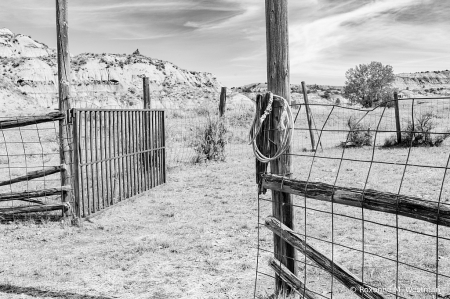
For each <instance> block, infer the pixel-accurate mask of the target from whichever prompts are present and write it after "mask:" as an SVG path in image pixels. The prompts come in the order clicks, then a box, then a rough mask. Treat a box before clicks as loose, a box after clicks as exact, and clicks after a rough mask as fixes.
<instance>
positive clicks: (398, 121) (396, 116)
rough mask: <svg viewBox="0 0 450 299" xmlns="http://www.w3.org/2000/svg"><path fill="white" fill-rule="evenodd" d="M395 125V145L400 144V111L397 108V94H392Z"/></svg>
mask: <svg viewBox="0 0 450 299" xmlns="http://www.w3.org/2000/svg"><path fill="white" fill-rule="evenodd" d="M394 108H395V125H396V129H397V143H398V144H400V143H402V129H401V126H400V109H399V107H398V93H397V92H394Z"/></svg>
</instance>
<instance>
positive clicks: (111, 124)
mask: <svg viewBox="0 0 450 299" xmlns="http://www.w3.org/2000/svg"><path fill="white" fill-rule="evenodd" d="M113 114H114V112H108V119H109V126H108V130H109V135H108V136H109V139H108V149H109V158H110V159H113V158H115V157H114V151H113V149H112V146H113V144H112V132H113V126H114V123H113V122H112V116H113ZM115 161H116V160H109V188H110V189H111V190H110V191H111V192H110V193H111V198H110V202H109V204H110V205H113V204H114V185H113V177H114V169H113V168H114V163H115Z"/></svg>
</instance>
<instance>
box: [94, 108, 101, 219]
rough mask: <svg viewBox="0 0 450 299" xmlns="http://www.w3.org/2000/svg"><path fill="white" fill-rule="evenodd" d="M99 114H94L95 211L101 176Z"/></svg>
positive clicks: (98, 200)
mask: <svg viewBox="0 0 450 299" xmlns="http://www.w3.org/2000/svg"><path fill="white" fill-rule="evenodd" d="M98 137H99V113H98V112H97V111H96V112H95V149H94V151H95V179H96V182H97V200H96V205H97V206H96V211H98V210H100V200H101V186H100V179H99V178H101V176H100V175H99V173H100V171H99V169H100V166H99V165H98V156H99V155H98V150H99V141H98Z"/></svg>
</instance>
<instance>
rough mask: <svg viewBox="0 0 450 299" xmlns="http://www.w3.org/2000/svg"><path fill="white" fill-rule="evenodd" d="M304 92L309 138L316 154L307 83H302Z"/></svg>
mask: <svg viewBox="0 0 450 299" xmlns="http://www.w3.org/2000/svg"><path fill="white" fill-rule="evenodd" d="M302 91H303V99H304V101H305V107H306V119H307V120H308V129H309V137H310V141H311V151H313V152H314V151H315V150H316V140H315V138H314V132H313V128H312V120H311V108H310V107H309V101H308V90H307V87H306V83H305V81H302Z"/></svg>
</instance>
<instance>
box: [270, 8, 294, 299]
mask: <svg viewBox="0 0 450 299" xmlns="http://www.w3.org/2000/svg"><path fill="white" fill-rule="evenodd" d="M288 31H289V29H288V0H266V38H267V41H266V43H267V83H268V90H269V91H271V92H272V93H274V94H276V95H278V96H281V97H283V98H285V99H286V100H287V101H288V103H289V104H290V103H291V99H290V93H291V87H290V65H289V32H288ZM281 116H282V109H281V107H280V105H279V104H277V102H274V105H273V110H272V115H271V119H272V123H271V130H270V135H271V136H270V137H271V138H270V139H271V140H272V141H273V143H272V142H271V153H272V154H274V153H275V152H276V150H277V147H278V146H279V145H280V142H281V140H280V139H281V136H282V134H283V132H280V131H278V130H275V129H276V128H278V127H279V122H280V121H281ZM290 153H291V147H290V146H288V147H287V149H286V152H285V154H284V155H282V156H281V157H280V158H279V159H277V160H275V161H272V162H271V163H270V170H271V173H273V174H279V175H283V176H286V177H288V178H289V177H291V172H292V170H291V163H292V161H291V156H290ZM272 202H273V203H272V210H273V216H274V217H275V218H276V219H278V220H280V222H281V223H284V224H285V225H286V226H287V227H289V228H291V229H292V230H293V229H294V209H293V202H292V197H291V195H290V194H288V193H283V192H278V191H274V192H272ZM274 255H275V258H276V259H277V260H279V261H281V262H282V263H283V264H284V265H285V266H286V267H287V268H288V269H289V270H290V271H291V272H292V273H293V274H295V275H297V273H298V267H297V261H296V260H297V252H296V249H295V248H294V247H293V246H291V245H289V244H288V243H286V242H285V241H282V239H281V238H280V237H279V236H277V235H276V234H274ZM275 289H276V292H277V293H280V291H281V292H287V293H291V292H292V290H291V289H290V288H289V287H288V285H286V284H285V283H283V281H282V280H281V278H280V277H279V276H278V275H276V277H275Z"/></svg>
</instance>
